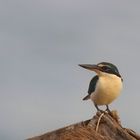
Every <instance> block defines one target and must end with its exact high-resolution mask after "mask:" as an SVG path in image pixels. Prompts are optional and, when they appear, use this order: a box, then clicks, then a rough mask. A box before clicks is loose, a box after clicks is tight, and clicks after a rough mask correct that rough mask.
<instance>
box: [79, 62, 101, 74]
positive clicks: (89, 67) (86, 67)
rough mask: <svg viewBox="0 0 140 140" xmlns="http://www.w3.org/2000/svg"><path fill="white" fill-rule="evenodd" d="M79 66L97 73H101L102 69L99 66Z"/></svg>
mask: <svg viewBox="0 0 140 140" xmlns="http://www.w3.org/2000/svg"><path fill="white" fill-rule="evenodd" d="M79 66H80V67H83V68H85V69H88V70H91V71H95V72H96V73H99V71H101V68H100V67H99V66H98V65H91V64H79Z"/></svg>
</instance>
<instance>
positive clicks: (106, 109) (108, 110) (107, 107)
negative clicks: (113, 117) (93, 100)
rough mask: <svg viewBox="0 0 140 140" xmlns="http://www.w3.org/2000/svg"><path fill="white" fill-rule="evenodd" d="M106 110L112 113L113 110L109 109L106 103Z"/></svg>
mask: <svg viewBox="0 0 140 140" xmlns="http://www.w3.org/2000/svg"><path fill="white" fill-rule="evenodd" d="M106 111H107V112H108V113H111V111H110V109H109V106H108V105H106Z"/></svg>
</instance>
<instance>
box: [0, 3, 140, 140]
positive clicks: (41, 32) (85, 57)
mask: <svg viewBox="0 0 140 140" xmlns="http://www.w3.org/2000/svg"><path fill="white" fill-rule="evenodd" d="M139 5H140V2H139V1H120V0H118V1H115V2H114V1H111V0H107V1H98V0H88V1H83V0H82V1H81V0H76V1H75V0H71V1H64V0H59V1H57V0H47V1H45V0H41V1H36V0H34V1H33V0H30V1H19V0H13V1H1V2H0V19H1V23H0V65H1V70H0V89H1V92H0V110H1V114H0V116H1V117H0V118H1V119H0V124H1V125H0V139H2V140H9V139H11V140H23V139H25V138H28V137H32V136H35V135H39V134H42V133H45V132H47V131H51V130H54V129H58V128H61V127H63V126H66V125H69V124H72V123H75V122H79V121H82V120H86V119H89V118H92V116H93V115H94V114H95V113H96V109H95V107H94V106H93V103H92V102H91V101H87V102H83V101H82V98H83V97H84V96H85V95H86V94H87V89H88V84H89V81H90V79H91V78H92V77H93V76H94V75H95V73H93V72H90V71H86V70H84V69H82V68H80V67H78V64H80V63H91V64H96V63H99V62H102V61H108V62H112V63H114V64H116V65H117V66H118V68H119V71H120V73H121V75H122V76H123V79H124V87H123V91H122V94H121V96H120V97H119V98H118V100H116V101H114V102H113V103H112V104H111V105H110V108H111V109H112V110H113V109H116V110H118V112H119V114H120V118H121V122H122V124H123V126H124V127H129V128H131V129H133V130H135V131H137V132H140V122H139V121H138V120H139V118H140V113H139V111H138V110H139V109H138V108H139V106H140V102H139V98H140V94H139V87H140V83H139V77H140V75H139V71H140V63H139V60H140V55H139V52H140V48H139V46H140V27H139V26H140V9H139Z"/></svg>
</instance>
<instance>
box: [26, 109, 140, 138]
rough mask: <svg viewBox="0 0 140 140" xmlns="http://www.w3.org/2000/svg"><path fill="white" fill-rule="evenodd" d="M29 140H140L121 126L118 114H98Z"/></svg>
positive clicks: (132, 132)
mask: <svg viewBox="0 0 140 140" xmlns="http://www.w3.org/2000/svg"><path fill="white" fill-rule="evenodd" d="M28 140H140V136H139V135H138V134H136V133H135V132H134V131H132V130H131V129H126V128H123V127H122V126H121V123H120V121H119V117H118V115H117V112H116V111H115V112H113V111H112V112H111V114H108V113H101V112H97V114H96V115H95V116H94V117H93V118H92V119H90V120H87V121H84V122H80V123H76V124H73V125H70V126H67V127H64V128H61V129H58V130H55V131H52V132H48V133H46V134H44V135H41V136H36V137H33V138H29V139H28Z"/></svg>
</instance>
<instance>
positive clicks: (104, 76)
mask: <svg viewBox="0 0 140 140" xmlns="http://www.w3.org/2000/svg"><path fill="white" fill-rule="evenodd" d="M79 66H81V67H83V68H85V69H88V70H91V71H94V72H95V73H96V74H97V75H95V76H94V77H93V78H92V79H91V81H90V84H89V88H88V95H87V96H85V97H84V98H83V100H88V99H91V100H92V101H93V103H94V105H95V107H96V109H97V111H102V110H100V109H99V107H98V106H102V105H105V106H106V111H107V112H110V109H109V104H110V103H112V102H113V101H114V100H115V99H116V98H117V97H118V96H119V95H120V92H121V90H122V83H123V79H122V76H121V75H120V73H119V70H118V68H117V67H116V66H115V65H114V64H112V63H108V62H101V63H98V64H96V65H92V64H79Z"/></svg>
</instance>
